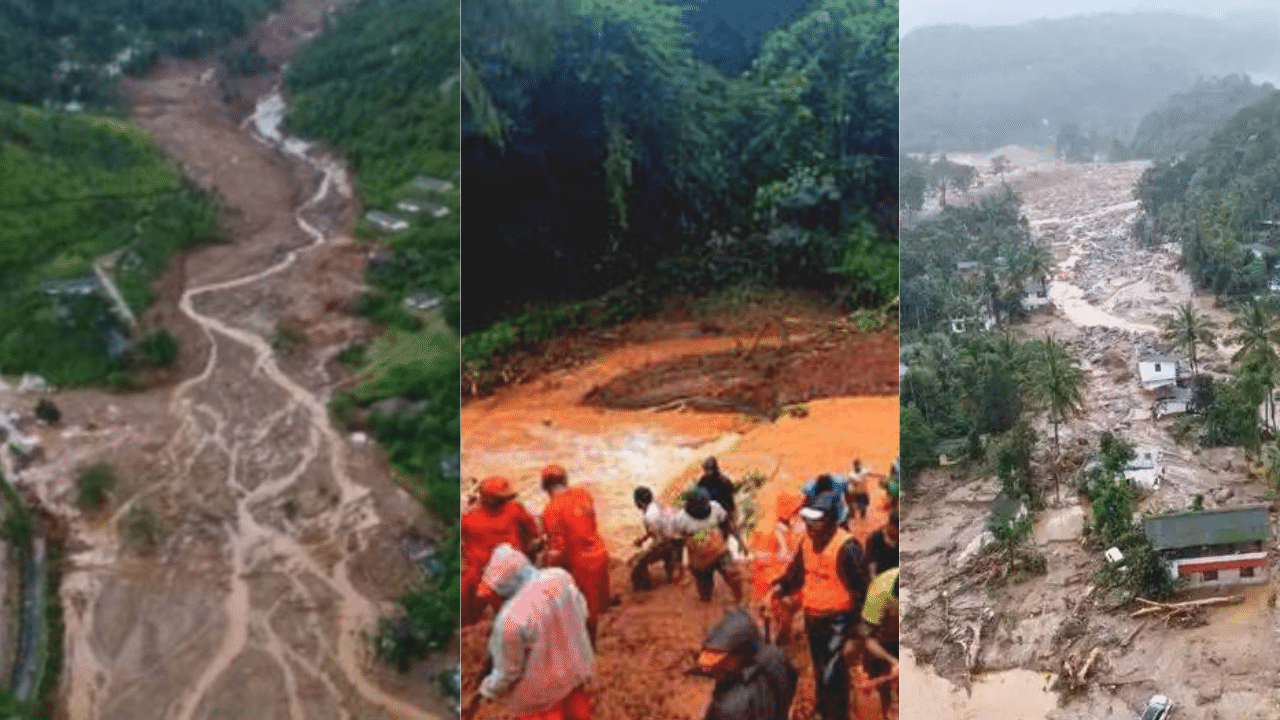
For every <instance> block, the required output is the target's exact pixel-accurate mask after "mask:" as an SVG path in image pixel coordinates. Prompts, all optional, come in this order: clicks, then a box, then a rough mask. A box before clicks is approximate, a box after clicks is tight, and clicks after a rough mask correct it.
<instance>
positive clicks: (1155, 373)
mask: <svg viewBox="0 0 1280 720" xmlns="http://www.w3.org/2000/svg"><path fill="white" fill-rule="evenodd" d="M1138 377H1139V378H1140V379H1141V380H1142V386H1143V387H1144V388H1146V389H1147V390H1158V389H1160V388H1162V387H1168V386H1170V385H1177V384H1178V359H1177V358H1175V357H1172V356H1170V355H1146V356H1143V357H1141V358H1138Z"/></svg>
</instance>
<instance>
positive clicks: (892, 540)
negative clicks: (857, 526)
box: [866, 510, 898, 578]
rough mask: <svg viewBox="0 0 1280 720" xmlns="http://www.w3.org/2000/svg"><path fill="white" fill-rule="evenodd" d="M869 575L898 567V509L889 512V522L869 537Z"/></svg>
mask: <svg viewBox="0 0 1280 720" xmlns="http://www.w3.org/2000/svg"><path fill="white" fill-rule="evenodd" d="M866 562H867V573H866V574H867V577H869V578H873V577H875V576H877V575H879V574H880V573H882V572H884V571H886V570H891V569H893V568H896V567H898V511H897V510H894V511H892V512H890V513H889V522H887V523H885V526H884V527H882V528H880V529H879V530H877V531H875V532H873V533H871V536H870V537H868V538H867V551H866Z"/></svg>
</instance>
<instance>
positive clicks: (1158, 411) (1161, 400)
mask: <svg viewBox="0 0 1280 720" xmlns="http://www.w3.org/2000/svg"><path fill="white" fill-rule="evenodd" d="M1192 395H1193V392H1192V390H1191V388H1180V387H1165V388H1161V390H1160V394H1159V396H1158V397H1157V399H1156V403H1155V405H1154V406H1153V407H1152V409H1151V411H1152V414H1154V415H1155V417H1156V418H1157V419H1159V418H1162V417H1165V416H1166V415H1180V414H1182V413H1185V412H1188V411H1190V410H1191V398H1192Z"/></svg>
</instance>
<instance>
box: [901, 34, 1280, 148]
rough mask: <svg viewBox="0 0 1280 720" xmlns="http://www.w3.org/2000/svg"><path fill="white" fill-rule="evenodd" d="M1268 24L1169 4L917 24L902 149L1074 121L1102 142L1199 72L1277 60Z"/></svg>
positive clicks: (906, 56)
mask: <svg viewBox="0 0 1280 720" xmlns="http://www.w3.org/2000/svg"><path fill="white" fill-rule="evenodd" d="M1275 33H1276V26H1275V23H1274V22H1272V23H1270V24H1268V23H1266V22H1252V23H1249V24H1245V23H1241V22H1234V23H1226V22H1222V21H1216V20H1211V19H1207V18H1203V17H1191V16H1184V15H1176V14H1170V13H1123V14H1122V13H1107V14H1099V15H1089V16H1079V17H1071V18H1065V19H1054V20H1037V21H1034V22H1028V23H1023V24H1020V25H1015V26H1007V27H968V26H960V25H940V26H932V27H925V28H921V29H919V30H915V31H913V32H911V33H909V34H908V35H906V36H905V37H904V38H903V40H902V42H903V48H904V52H903V55H902V102H903V107H904V108H906V109H907V112H906V113H904V114H903V121H902V123H903V124H902V144H903V149H904V150H905V151H908V152H925V151H938V150H989V149H992V148H997V147H1001V146H1003V145H1008V144H1025V145H1040V146H1043V145H1051V144H1054V142H1055V140H1056V139H1057V138H1058V136H1059V134H1060V133H1062V131H1063V130H1065V129H1068V127H1069V126H1076V129H1077V131H1078V132H1080V133H1082V134H1083V135H1085V136H1088V135H1090V134H1096V135H1097V136H1098V137H1100V138H1101V142H1100V143H1099V144H1100V145H1101V146H1102V148H1103V149H1106V148H1107V147H1108V146H1109V142H1110V140H1111V139H1119V140H1121V141H1123V142H1128V140H1129V139H1130V138H1132V137H1133V134H1134V132H1135V130H1136V129H1137V126H1138V123H1139V121H1140V120H1141V118H1142V117H1143V115H1144V114H1145V113H1147V112H1148V111H1150V110H1151V109H1152V108H1154V107H1155V106H1156V105H1157V104H1158V103H1160V102H1161V101H1162V100H1164V99H1165V98H1167V97H1168V96H1169V95H1171V94H1173V93H1175V92H1178V91H1180V90H1183V89H1185V88H1187V87H1189V86H1191V85H1192V83H1193V82H1195V80H1196V79H1197V78H1198V77H1200V76H1202V75H1203V76H1209V75H1225V74H1228V73H1238V72H1241V71H1249V70H1257V69H1263V68H1266V67H1270V66H1271V65H1273V64H1274V63H1275V60H1276V51H1275V42H1274V40H1273V38H1274V36H1275Z"/></svg>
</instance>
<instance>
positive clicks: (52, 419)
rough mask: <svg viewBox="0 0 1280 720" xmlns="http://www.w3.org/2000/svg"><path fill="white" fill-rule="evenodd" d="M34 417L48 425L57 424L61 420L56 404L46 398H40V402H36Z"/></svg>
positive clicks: (60, 413) (60, 412)
mask: <svg viewBox="0 0 1280 720" xmlns="http://www.w3.org/2000/svg"><path fill="white" fill-rule="evenodd" d="M36 417H37V418H38V419H39V420H40V421H41V422H45V423H48V424H50V425H57V424H58V422H59V421H61V420H62V411H61V410H59V409H58V406H57V405H54V404H53V401H52V400H50V399H48V398H40V402H38V403H36Z"/></svg>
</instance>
